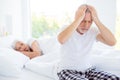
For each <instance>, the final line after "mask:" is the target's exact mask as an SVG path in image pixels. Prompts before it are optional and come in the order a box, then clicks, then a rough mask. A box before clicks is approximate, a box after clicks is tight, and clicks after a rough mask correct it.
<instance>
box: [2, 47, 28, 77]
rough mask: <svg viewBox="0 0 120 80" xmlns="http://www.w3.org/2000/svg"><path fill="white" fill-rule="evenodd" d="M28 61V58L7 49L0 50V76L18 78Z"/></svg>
mask: <svg viewBox="0 0 120 80" xmlns="http://www.w3.org/2000/svg"><path fill="white" fill-rule="evenodd" d="M28 60H29V58H28V57H27V56H25V55H23V54H22V53H20V52H17V51H15V50H13V49H9V48H0V75H4V76H12V77H17V76H19V74H20V72H21V70H22V68H23V66H24V64H25V63H26V62H27V61H28Z"/></svg>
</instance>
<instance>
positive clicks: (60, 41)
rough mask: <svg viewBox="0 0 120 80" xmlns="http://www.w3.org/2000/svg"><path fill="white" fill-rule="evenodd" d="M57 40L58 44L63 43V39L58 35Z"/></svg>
mask: <svg viewBox="0 0 120 80" xmlns="http://www.w3.org/2000/svg"><path fill="white" fill-rule="evenodd" d="M58 42H59V43H60V44H64V40H63V39H62V38H61V37H60V36H58Z"/></svg>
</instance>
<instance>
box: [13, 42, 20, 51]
mask: <svg viewBox="0 0 120 80" xmlns="http://www.w3.org/2000/svg"><path fill="white" fill-rule="evenodd" d="M18 41H19V40H14V41H13V43H12V48H13V49H15V46H16V43H17V42H18Z"/></svg>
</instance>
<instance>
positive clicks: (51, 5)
mask: <svg viewBox="0 0 120 80" xmlns="http://www.w3.org/2000/svg"><path fill="white" fill-rule="evenodd" d="M68 2H69V3H68ZM83 2H84V0H30V7H31V16H32V36H33V37H35V38H39V37H50V36H53V35H55V34H56V33H57V32H58V29H59V28H60V27H61V26H62V25H63V24H68V23H70V22H71V21H72V19H73V15H74V13H75V12H74V11H75V10H76V8H77V7H78V5H80V3H81V4H82V3H83Z"/></svg>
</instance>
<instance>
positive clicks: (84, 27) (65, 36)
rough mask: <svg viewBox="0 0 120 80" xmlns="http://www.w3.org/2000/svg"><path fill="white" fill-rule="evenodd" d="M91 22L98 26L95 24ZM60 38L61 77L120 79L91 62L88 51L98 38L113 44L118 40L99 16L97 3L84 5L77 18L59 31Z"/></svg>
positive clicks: (69, 79)
mask: <svg viewBox="0 0 120 80" xmlns="http://www.w3.org/2000/svg"><path fill="white" fill-rule="evenodd" d="M92 22H94V23H95V24H96V26H97V27H92V26H91V24H92ZM58 41H59V43H61V61H60V64H59V67H58V70H59V71H58V77H59V80H120V78H119V77H117V76H116V75H112V74H109V73H106V72H103V71H99V70H98V69H96V68H95V67H94V68H93V67H91V66H92V65H91V64H90V62H89V59H88V57H89V52H90V50H91V48H92V45H93V43H94V42H95V41H100V42H102V43H104V44H107V45H110V46H113V45H115V43H116V39H115V37H114V35H113V34H112V33H111V32H110V30H108V29H107V27H105V25H103V24H102V23H101V21H100V20H99V18H98V16H97V13H96V10H95V8H94V7H92V6H90V5H81V6H80V7H79V8H78V10H77V11H76V14H75V19H74V21H73V22H72V23H71V24H70V25H69V26H67V27H66V28H65V29H64V30H63V31H62V32H60V33H59V35H58Z"/></svg>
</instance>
